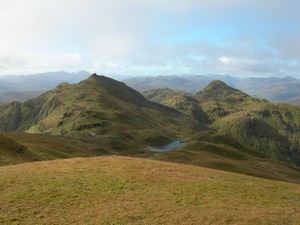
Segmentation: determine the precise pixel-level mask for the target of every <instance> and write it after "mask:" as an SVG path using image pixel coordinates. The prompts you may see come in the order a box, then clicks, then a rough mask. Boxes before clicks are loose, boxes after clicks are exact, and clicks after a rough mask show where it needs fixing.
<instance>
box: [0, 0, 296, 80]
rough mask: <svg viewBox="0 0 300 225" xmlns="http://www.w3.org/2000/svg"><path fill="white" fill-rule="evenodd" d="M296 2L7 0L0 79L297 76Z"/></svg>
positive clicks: (0, 47)
mask: <svg viewBox="0 0 300 225" xmlns="http://www.w3.org/2000/svg"><path fill="white" fill-rule="evenodd" d="M299 6H300V1H296V0H287V1H284V2H283V1H280V0H272V1H268V0H267V1H258V0H254V1H253V0H252V1H250V0H243V1H242V0H227V1H222V2H220V1H216V0H212V1H209V2H207V1H204V0H186V1H171V0H161V1H158V0H152V1H137V0H124V1H121V2H120V1H116V0H111V1H109V2H108V1H104V0H99V1H96V0H87V1H79V0H72V1H69V0H67V1H63V2H62V1H58V0H51V1H50V0H46V1H38V0H28V1H26V2H25V1H23V2H21V1H18V0H12V1H5V2H2V4H1V9H0V19H1V20H0V27H1V31H2V34H4V35H2V36H1V37H0V40H1V41H0V76H4V75H20V74H35V73H44V72H49V71H59V70H64V71H71V72H77V71H79V70H86V71H89V72H91V73H93V72H96V73H97V74H104V75H107V76H110V77H113V76H116V75H122V76H131V77H136V76H149V75H152V76H153V75H183V74H199V75H202V74H204V75H205V74H221V75H223V74H229V75H232V76H235V77H270V76H272V77H285V76H292V77H295V78H300V72H299V71H300V28H299V26H298V25H299V22H300V14H299V13H298V9H299Z"/></svg>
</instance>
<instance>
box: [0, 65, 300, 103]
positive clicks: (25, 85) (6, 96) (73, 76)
mask: <svg viewBox="0 0 300 225" xmlns="http://www.w3.org/2000/svg"><path fill="white" fill-rule="evenodd" d="M89 74H90V73H89V72H87V71H79V72H77V73H68V72H65V71H57V72H48V73H40V74H32V75H18V76H0V105H1V104H4V103H7V102H12V101H20V102H23V101H25V100H27V99H30V98H34V97H37V96H38V95H40V94H41V93H43V92H45V91H48V90H50V89H53V88H55V87H56V86H57V85H59V84H60V83H63V82H67V83H70V84H74V83H78V82H79V81H81V80H83V79H85V78H86V77H87V76H88V75H89ZM114 78H115V79H117V80H121V79H123V82H125V83H126V84H127V85H128V86H130V87H132V88H134V89H136V90H138V91H145V90H150V89H158V88H170V89H172V90H175V91H184V92H188V93H192V94H194V93H196V92H198V91H200V90H202V89H203V88H205V87H206V85H208V84H209V82H211V81H213V80H221V81H223V82H225V83H226V84H228V85H230V86H232V87H234V88H237V89H239V90H242V91H243V92H245V93H247V94H249V95H251V96H253V97H258V98H263V99H267V100H269V101H275V102H287V103H290V104H293V105H300V80H299V79H296V78H293V77H284V78H277V77H268V78H237V77H232V76H230V75H185V76H156V77H138V78H130V79H125V80H124V78H126V77H125V76H121V75H120V76H114Z"/></svg>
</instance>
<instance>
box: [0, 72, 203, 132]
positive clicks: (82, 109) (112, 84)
mask: <svg viewBox="0 0 300 225" xmlns="http://www.w3.org/2000/svg"><path fill="white" fill-rule="evenodd" d="M0 119H1V121H2V122H1V124H0V130H2V131H14V130H18V131H27V132H30V133H51V134H56V135H65V134H91V133H93V134H95V135H97V134H99V135H102V134H109V133H111V134H116V133H122V134H124V133H131V134H130V135H131V136H135V135H136V133H146V134H142V135H143V136H147V135H148V134H150V133H151V132H147V130H149V131H150V130H155V131H157V133H160V134H165V135H168V134H171V133H172V134H174V135H175V133H176V132H177V131H178V130H183V131H186V132H191V131H192V130H193V129H194V130H203V129H208V128H207V127H206V126H205V125H204V124H203V123H201V122H200V121H196V120H193V119H191V118H189V117H187V116H185V115H184V114H182V113H180V112H178V111H176V110H174V109H172V108H169V107H166V106H163V105H160V104H157V103H154V102H151V101H149V100H147V99H146V98H145V97H143V96H142V95H141V94H140V93H139V92H137V91H135V90H133V89H132V88H129V87H127V86H126V85H125V84H124V83H121V82H118V81H115V80H113V79H110V78H107V77H104V76H98V75H96V74H93V75H91V76H90V77H89V78H87V79H86V80H83V81H81V82H79V83H78V84H68V83H63V84H60V85H59V86H57V87H56V88H55V89H53V90H51V91H48V92H46V93H44V94H43V95H41V96H39V97H38V98H35V99H31V100H28V101H26V102H24V103H17V102H14V103H10V104H7V105H4V106H2V107H0ZM152 133H153V132H152ZM130 135H129V136H130Z"/></svg>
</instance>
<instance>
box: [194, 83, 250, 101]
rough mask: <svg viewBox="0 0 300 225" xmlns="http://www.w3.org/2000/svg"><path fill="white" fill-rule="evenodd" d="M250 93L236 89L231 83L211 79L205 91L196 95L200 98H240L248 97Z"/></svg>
mask: <svg viewBox="0 0 300 225" xmlns="http://www.w3.org/2000/svg"><path fill="white" fill-rule="evenodd" d="M247 96H248V95H247V94H245V93H244V92H242V91H240V90H237V89H234V88H232V87H230V86H229V85H227V84H225V83H224V82H222V81H220V80H213V81H211V82H210V83H209V84H208V85H207V86H206V87H205V88H204V89H203V91H200V92H198V93H197V94H196V97H197V98H198V99H199V100H200V99H214V100H221V99H223V100H225V101H227V100H228V99H231V100H233V99H234V100H235V101H236V100H238V101H240V100H241V99H243V98H245V97H247Z"/></svg>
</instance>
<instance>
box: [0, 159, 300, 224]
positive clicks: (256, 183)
mask: <svg viewBox="0 0 300 225" xmlns="http://www.w3.org/2000/svg"><path fill="white" fill-rule="evenodd" d="M0 189H1V203H0V223H1V224H14V223H15V224H66V223H67V224H74V223H76V224H295V225H296V224H299V222H300V220H299V218H300V214H299V212H300V208H299V206H300V205H299V200H300V189H299V185H295V184H291V183H284V182H277V181H271V180H264V179H260V178H254V177H250V176H245V175H238V174H234V173H228V172H221V171H216V170H210V169H204V168H199V167H194V166H187V165H182V164H175V163H166V162H158V161H154V160H145V159H136V158H129V157H97V158H90V159H82V158H76V159H68V160H56V161H51V162H39V163H26V164H21V165H16V166H6V167H1V168H0Z"/></svg>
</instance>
